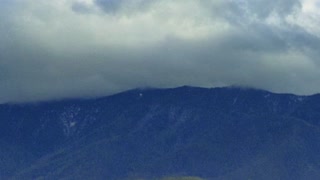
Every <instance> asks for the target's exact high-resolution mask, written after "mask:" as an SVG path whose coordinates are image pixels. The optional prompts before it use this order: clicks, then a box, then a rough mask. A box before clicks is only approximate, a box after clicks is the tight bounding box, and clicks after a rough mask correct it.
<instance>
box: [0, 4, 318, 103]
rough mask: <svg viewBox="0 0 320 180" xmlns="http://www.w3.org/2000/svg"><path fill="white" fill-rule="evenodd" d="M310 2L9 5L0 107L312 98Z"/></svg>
mask: <svg viewBox="0 0 320 180" xmlns="http://www.w3.org/2000/svg"><path fill="white" fill-rule="evenodd" d="M311 1H312V0H305V1H302V2H300V1H279V2H275V3H273V4H270V3H267V2H268V1H266V0H260V1H253V0H242V1H231V0H230V1H220V0H216V1H196V0H186V1H169V0H153V1H149V3H148V5H147V6H145V5H144V4H143V3H145V1H143V0H136V1H135V0H131V1H130V0H122V1H121V2H120V1H111V0H109V1H107V0H95V1H92V0H64V1H61V3H56V2H54V1H53V2H43V1H41V0H26V1H23V2H22V1H18V0H16V1H13V2H14V3H8V4H6V5H5V6H2V7H1V10H2V11H1V13H0V14H1V16H0V20H1V21H0V25H1V26H0V33H1V36H0V40H1V43H0V102H1V103H4V102H17V101H18V102H21V101H37V100H49V99H60V98H72V97H95V96H104V95H109V94H112V93H116V92H119V91H123V90H127V89H132V88H138V87H176V86H180V85H193V86H204V87H216V86H227V85H242V86H251V87H255V88H263V89H267V90H271V91H275V92H289V93H297V94H312V93H317V92H320V80H319V78H318V77H319V75H320V72H319V66H320V63H319V61H318V59H317V57H319V55H320V54H319V52H318V49H319V45H320V39H319V37H320V29H318V28H317V27H318V26H316V25H317V21H316V20H315V17H320V16H319V14H317V13H316V11H315V10H314V9H312V7H310V6H309V4H310V3H312V2H311ZM11 2H12V1H11ZM308 3H309V4H308ZM11 12H15V13H11ZM132 12H134V13H132ZM301 19H303V21H302V20H301Z"/></svg>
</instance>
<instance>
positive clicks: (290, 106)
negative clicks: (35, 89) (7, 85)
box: [0, 86, 320, 180]
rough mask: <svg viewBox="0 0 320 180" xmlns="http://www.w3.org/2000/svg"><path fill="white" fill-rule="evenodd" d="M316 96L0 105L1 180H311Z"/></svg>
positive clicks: (211, 92)
mask: <svg viewBox="0 0 320 180" xmlns="http://www.w3.org/2000/svg"><path fill="white" fill-rule="evenodd" d="M319 120H320V95H313V96H295V95H291V94H274V93H270V92H267V91H262V90H255V89H248V88H236V87H229V88H213V89H206V88H195V87H187V86H185V87H180V88H174V89H136V90H131V91H127V92H124V93H120V94H116V95H113V96H109V97H104V98H98V99H90V100H64V101H56V102H44V103H30V104H15V105H12V104H4V105H0V178H1V179H125V178H129V179H134V178H138V177H142V178H146V179H153V178H158V177H164V176H171V175H174V176H198V177H201V178H204V179H281V180H282V179H290V180H294V179H311V180H312V179H320V123H319V122H320V121H319Z"/></svg>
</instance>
